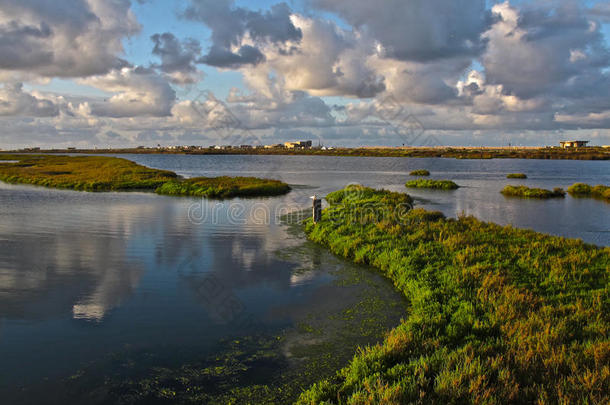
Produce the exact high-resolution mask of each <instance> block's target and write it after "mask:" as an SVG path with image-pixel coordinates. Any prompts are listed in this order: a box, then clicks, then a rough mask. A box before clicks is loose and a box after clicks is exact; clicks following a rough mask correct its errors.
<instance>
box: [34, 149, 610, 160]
mask: <svg viewBox="0 0 610 405" xmlns="http://www.w3.org/2000/svg"><path fill="white" fill-rule="evenodd" d="M25 152H28V151H25ZM52 152H55V153H68V152H70V153H74V152H75V151H74V150H60V149H56V150H53V151H52ZM76 152H80V153H138V154H142V153H144V154H146V153H148V154H151V153H168V154H195V155H312V156H376V157H441V158H451V159H569V160H610V149H609V148H602V147H586V148H575V149H563V148H559V147H546V148H458V147H441V146H439V147H402V148H379V147H376V148H333V149H326V150H325V149H321V148H312V149H286V148H271V149H264V148H231V149H213V148H197V147H184V148H180V149H177V150H169V149H164V148H159V149H157V148H132V149H106V150H99V149H95V150H78V151H76Z"/></svg>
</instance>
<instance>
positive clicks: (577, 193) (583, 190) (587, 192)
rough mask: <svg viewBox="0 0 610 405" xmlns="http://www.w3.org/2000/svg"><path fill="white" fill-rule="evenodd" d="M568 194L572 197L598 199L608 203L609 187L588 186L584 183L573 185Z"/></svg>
mask: <svg viewBox="0 0 610 405" xmlns="http://www.w3.org/2000/svg"><path fill="white" fill-rule="evenodd" d="M568 193H570V195H571V196H573V197H589V198H599V199H603V200H606V201H608V202H610V187H609V186H604V185H601V184H598V185H597V186H590V185H588V184H585V183H575V184H573V185H571V186H570V187H569V188H568Z"/></svg>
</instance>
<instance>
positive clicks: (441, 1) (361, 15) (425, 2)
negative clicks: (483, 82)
mask: <svg viewBox="0 0 610 405" xmlns="http://www.w3.org/2000/svg"><path fill="white" fill-rule="evenodd" d="M312 2H313V4H314V6H317V7H319V8H322V9H325V10H328V11H332V12H335V13H337V14H338V15H339V16H341V17H343V18H344V19H345V20H346V21H347V22H348V23H350V24H351V25H352V26H354V27H356V28H361V29H363V30H365V31H367V32H369V33H370V35H371V36H372V37H374V38H376V39H377V40H378V41H379V42H380V43H381V45H382V46H383V48H384V52H385V54H386V55H387V56H388V57H390V58H395V59H399V60H408V61H420V62H425V61H431V60H437V59H448V58H451V57H454V56H463V55H471V56H474V55H476V54H478V53H479V52H480V51H481V50H482V49H483V46H484V41H482V38H481V36H480V34H481V33H482V32H483V31H485V27H486V25H487V23H488V21H489V19H488V13H487V11H486V9H485V1H484V0H451V1H447V0H411V1H404V0H387V1H384V2H383V4H380V3H378V2H374V1H370V0H312Z"/></svg>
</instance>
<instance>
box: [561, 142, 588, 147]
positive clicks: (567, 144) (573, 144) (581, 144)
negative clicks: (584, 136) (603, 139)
mask: <svg viewBox="0 0 610 405" xmlns="http://www.w3.org/2000/svg"><path fill="white" fill-rule="evenodd" d="M588 143H589V141H561V142H559V145H560V146H561V147H562V148H566V149H567V148H584V147H585V146H587V144H588Z"/></svg>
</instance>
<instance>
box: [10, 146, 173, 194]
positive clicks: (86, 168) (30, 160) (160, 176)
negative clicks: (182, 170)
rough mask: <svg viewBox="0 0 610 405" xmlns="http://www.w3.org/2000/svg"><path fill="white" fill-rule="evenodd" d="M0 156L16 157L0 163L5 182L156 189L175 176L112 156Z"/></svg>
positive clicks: (77, 187) (74, 187)
mask: <svg viewBox="0 0 610 405" xmlns="http://www.w3.org/2000/svg"><path fill="white" fill-rule="evenodd" d="M0 156H2V155H0ZM2 160H18V163H6V164H2V163H0V180H2V181H4V182H6V183H14V184H31V185H37V186H45V187H53V188H63V189H72V190H80V191H112V190H147V189H155V188H157V187H159V186H160V185H161V184H163V183H164V182H166V181H169V180H173V179H175V178H176V177H177V176H176V174H175V173H173V172H170V171H166V170H157V169H151V168H148V167H145V166H141V165H138V164H137V163H134V162H132V161H130V160H126V159H120V158H114V157H103V156H74V157H71V156H55V155H3V156H2Z"/></svg>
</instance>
